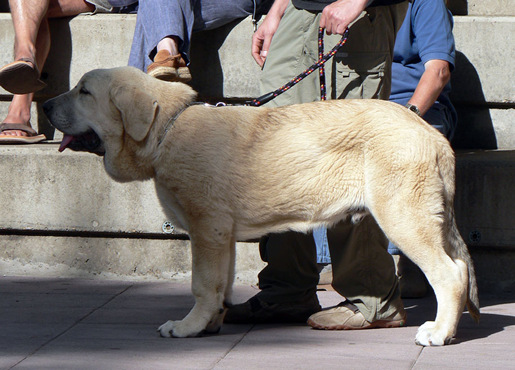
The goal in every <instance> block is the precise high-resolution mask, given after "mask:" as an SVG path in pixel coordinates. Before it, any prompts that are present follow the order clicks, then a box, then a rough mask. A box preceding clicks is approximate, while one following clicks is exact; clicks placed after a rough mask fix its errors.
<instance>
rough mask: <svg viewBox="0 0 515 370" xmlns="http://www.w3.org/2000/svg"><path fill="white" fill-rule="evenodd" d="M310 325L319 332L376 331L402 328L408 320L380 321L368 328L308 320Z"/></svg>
mask: <svg viewBox="0 0 515 370" xmlns="http://www.w3.org/2000/svg"><path fill="white" fill-rule="evenodd" d="M308 325H309V326H311V327H312V328H313V329H319V330H363V329H375V328H399V327H401V326H405V325H406V319H403V320H394V321H387V320H378V321H374V322H373V323H370V324H369V325H367V326H361V327H356V326H349V325H345V324H342V325H320V324H317V323H316V322H314V321H313V320H311V319H309V320H308Z"/></svg>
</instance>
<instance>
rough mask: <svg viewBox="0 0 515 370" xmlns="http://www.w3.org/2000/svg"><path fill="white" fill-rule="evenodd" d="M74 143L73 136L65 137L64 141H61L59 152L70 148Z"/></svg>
mask: <svg viewBox="0 0 515 370" xmlns="http://www.w3.org/2000/svg"><path fill="white" fill-rule="evenodd" d="M72 141H73V136H72V135H64V136H63V140H62V141H61V146H60V147H59V151H60V152H62V151H63V150H65V149H66V147H67V146H68V144H70V143H71V142H72Z"/></svg>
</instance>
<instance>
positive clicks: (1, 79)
mask: <svg viewBox="0 0 515 370" xmlns="http://www.w3.org/2000/svg"><path fill="white" fill-rule="evenodd" d="M0 86H2V87H3V88H4V89H5V90H7V91H8V92H10V93H11V94H29V93H33V92H36V91H39V90H41V89H42V88H44V87H45V86H46V84H45V83H44V82H43V81H41V80H40V79H39V76H38V72H37V71H36V70H35V69H34V68H33V67H31V66H30V64H29V63H27V62H24V61H16V62H13V63H10V64H8V65H6V66H4V67H2V68H1V69H0Z"/></svg>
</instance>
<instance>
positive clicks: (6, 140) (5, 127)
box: [0, 123, 46, 144]
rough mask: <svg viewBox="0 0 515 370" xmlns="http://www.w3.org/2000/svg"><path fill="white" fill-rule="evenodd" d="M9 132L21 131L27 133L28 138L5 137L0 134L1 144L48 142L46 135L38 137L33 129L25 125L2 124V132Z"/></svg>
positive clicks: (0, 128) (0, 129)
mask: <svg viewBox="0 0 515 370" xmlns="http://www.w3.org/2000/svg"><path fill="white" fill-rule="evenodd" d="M9 130H20V131H23V132H26V133H27V134H28V136H13V135H3V134H1V133H0V144H35V143H39V142H40V141H43V140H46V136H45V135H43V134H41V135H38V133H37V132H36V131H35V130H34V129H33V128H32V127H29V126H27V125H24V124H23V123H2V124H1V125H0V132H4V131H9Z"/></svg>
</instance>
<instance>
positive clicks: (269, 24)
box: [252, 0, 290, 67]
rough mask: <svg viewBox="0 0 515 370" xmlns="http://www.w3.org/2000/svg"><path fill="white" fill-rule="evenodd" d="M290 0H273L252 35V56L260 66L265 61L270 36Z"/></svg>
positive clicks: (275, 29) (277, 25) (273, 32)
mask: <svg viewBox="0 0 515 370" xmlns="http://www.w3.org/2000/svg"><path fill="white" fill-rule="evenodd" d="M289 2H290V0H275V2H274V4H273V5H272V7H271V8H270V10H269V11H268V13H267V15H266V17H265V20H264V21H263V23H262V24H261V25H260V26H259V28H258V29H257V31H256V32H254V35H253V36H252V57H253V58H254V60H255V61H256V62H257V64H259V65H260V66H261V67H262V66H263V64H264V63H265V59H266V55H267V54H268V49H269V48H270V43H271V42H272V37H274V34H275V31H277V28H278V27H279V22H281V18H282V17H283V15H284V12H285V11H286V8H287V7H288V4H289Z"/></svg>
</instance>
